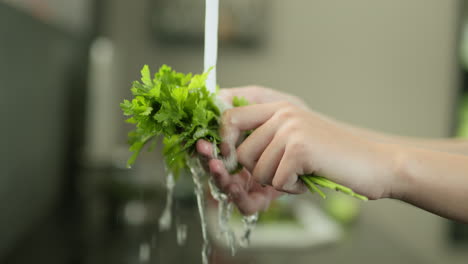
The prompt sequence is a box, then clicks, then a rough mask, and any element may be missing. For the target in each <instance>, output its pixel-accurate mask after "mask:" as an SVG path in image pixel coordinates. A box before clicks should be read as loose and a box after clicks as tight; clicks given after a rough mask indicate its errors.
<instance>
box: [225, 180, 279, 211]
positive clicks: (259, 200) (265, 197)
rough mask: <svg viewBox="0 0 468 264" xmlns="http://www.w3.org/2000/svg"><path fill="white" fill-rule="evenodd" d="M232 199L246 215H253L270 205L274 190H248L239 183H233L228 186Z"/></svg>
mask: <svg viewBox="0 0 468 264" xmlns="http://www.w3.org/2000/svg"><path fill="white" fill-rule="evenodd" d="M228 193H229V194H230V197H231V199H232V200H233V202H234V203H235V204H236V205H237V208H238V209H239V211H240V212H241V213H242V214H244V215H251V214H254V213H256V212H258V211H264V210H266V209H267V208H268V206H269V205H270V201H271V199H272V191H271V190H269V189H265V191H263V192H255V191H254V192H250V193H249V192H247V191H246V190H245V189H244V188H241V187H240V186H239V185H237V184H231V185H229V188H228Z"/></svg>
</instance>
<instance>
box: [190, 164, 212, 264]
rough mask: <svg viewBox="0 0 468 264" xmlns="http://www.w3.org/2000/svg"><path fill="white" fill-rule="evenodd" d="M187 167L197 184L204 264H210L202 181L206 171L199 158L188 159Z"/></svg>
mask: <svg viewBox="0 0 468 264" xmlns="http://www.w3.org/2000/svg"><path fill="white" fill-rule="evenodd" d="M187 166H188V167H189V168H190V172H191V173H192V179H193V183H194V184H195V196H196V197H197V205H198V213H199V214H200V222H201V229H202V236H203V248H202V263H203V264H208V255H209V253H210V243H209V240H208V231H207V222H206V214H205V199H204V196H203V194H204V192H203V182H202V179H201V176H202V175H203V174H204V171H203V167H202V165H201V163H200V160H199V159H198V158H192V157H189V158H187Z"/></svg>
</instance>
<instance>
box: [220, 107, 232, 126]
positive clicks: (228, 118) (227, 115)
mask: <svg viewBox="0 0 468 264" xmlns="http://www.w3.org/2000/svg"><path fill="white" fill-rule="evenodd" d="M221 122H222V124H223V125H232V109H227V110H226V111H224V112H223V114H222V116H221Z"/></svg>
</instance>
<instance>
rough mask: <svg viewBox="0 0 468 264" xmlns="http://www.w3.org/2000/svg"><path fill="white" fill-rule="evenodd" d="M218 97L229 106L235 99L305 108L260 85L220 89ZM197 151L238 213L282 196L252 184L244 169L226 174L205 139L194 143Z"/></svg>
mask: <svg viewBox="0 0 468 264" xmlns="http://www.w3.org/2000/svg"><path fill="white" fill-rule="evenodd" d="M218 95H219V97H220V98H221V99H222V100H223V101H225V102H226V103H229V104H230V103H231V102H232V99H233V98H234V96H237V97H244V98H245V99H247V100H248V101H249V102H250V103H254V104H262V103H270V102H275V101H280V100H289V102H291V103H293V104H295V105H297V106H298V107H303V108H306V107H307V106H306V104H305V103H304V102H303V101H302V100H301V99H299V98H297V97H295V96H292V95H289V94H285V93H281V92H278V91H275V90H272V89H268V88H265V87H261V86H247V87H238V88H230V89H222V90H221V91H220V92H219V94H218ZM197 151H198V152H199V153H200V154H201V155H202V156H204V157H205V158H207V159H208V160H209V161H208V164H207V165H208V168H209V170H210V173H211V175H212V176H213V178H214V180H215V183H216V185H217V186H218V187H219V188H220V189H221V190H222V191H223V192H225V193H226V194H228V195H229V197H230V199H231V200H232V201H233V202H234V203H235V204H236V205H237V207H238V208H239V211H240V212H241V213H243V214H245V215H250V214H253V213H255V212H258V211H261V210H266V209H267V208H268V206H269V204H270V202H271V201H272V200H273V199H275V198H277V197H278V196H280V195H281V194H282V192H279V191H276V190H275V189H274V188H273V187H272V186H266V185H263V186H262V185H260V184H259V183H257V182H256V181H254V180H253V178H252V175H251V173H250V172H249V171H248V170H246V169H242V170H241V171H240V172H238V173H235V174H233V175H230V174H229V172H228V171H227V169H226V167H225V166H224V164H223V162H222V161H221V160H219V159H215V157H213V148H212V144H211V143H209V142H207V141H205V140H200V141H198V142H197Z"/></svg>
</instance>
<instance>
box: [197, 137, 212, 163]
mask: <svg viewBox="0 0 468 264" xmlns="http://www.w3.org/2000/svg"><path fill="white" fill-rule="evenodd" d="M196 148H197V152H198V153H200V154H201V155H202V156H204V157H206V158H208V159H212V158H214V157H213V144H211V143H210V142H208V141H206V140H204V139H200V140H198V141H197V144H196Z"/></svg>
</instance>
